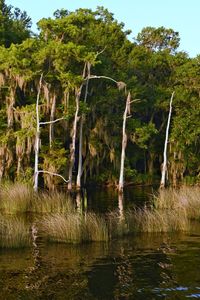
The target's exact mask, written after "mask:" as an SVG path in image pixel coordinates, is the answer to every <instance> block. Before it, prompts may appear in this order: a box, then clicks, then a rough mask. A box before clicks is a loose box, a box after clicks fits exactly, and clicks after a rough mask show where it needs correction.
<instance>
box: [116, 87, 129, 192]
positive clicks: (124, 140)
mask: <svg viewBox="0 0 200 300" xmlns="http://www.w3.org/2000/svg"><path fill="white" fill-rule="evenodd" d="M130 103H131V94H130V92H129V94H128V97H127V100H126V107H125V111H124V116H123V126H122V151H121V164H120V175H119V185H118V189H119V192H120V193H122V192H123V188H124V161H125V151H126V145H127V135H126V119H127V115H128V114H129V113H130Z"/></svg>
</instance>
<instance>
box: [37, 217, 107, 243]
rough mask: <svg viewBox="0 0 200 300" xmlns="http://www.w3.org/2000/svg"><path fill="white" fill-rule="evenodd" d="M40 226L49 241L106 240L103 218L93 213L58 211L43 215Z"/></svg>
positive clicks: (105, 226) (105, 227)
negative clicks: (82, 213) (61, 212)
mask: <svg viewBox="0 0 200 300" xmlns="http://www.w3.org/2000/svg"><path fill="white" fill-rule="evenodd" d="M40 228H41V234H42V235H44V236H46V237H47V239H48V240H49V241H55V242H64V243H81V242H84V241H107V240H108V229H107V225H106V223H105V221H104V219H103V218H101V217H99V216H97V215H96V214H94V213H88V214H85V215H81V214H79V213H68V214H66V215H64V214H60V213H58V214H54V215H49V216H45V217H44V218H43V219H42V221H41V226H40Z"/></svg>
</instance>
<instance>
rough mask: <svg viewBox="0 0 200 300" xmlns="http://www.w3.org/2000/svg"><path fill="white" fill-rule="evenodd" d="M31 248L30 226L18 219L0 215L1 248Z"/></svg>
mask: <svg viewBox="0 0 200 300" xmlns="http://www.w3.org/2000/svg"><path fill="white" fill-rule="evenodd" d="M28 246H30V232H29V226H28V225H26V224H25V222H24V221H23V220H21V219H19V218H17V217H12V218H5V217H4V216H1V215H0V248H23V247H28Z"/></svg>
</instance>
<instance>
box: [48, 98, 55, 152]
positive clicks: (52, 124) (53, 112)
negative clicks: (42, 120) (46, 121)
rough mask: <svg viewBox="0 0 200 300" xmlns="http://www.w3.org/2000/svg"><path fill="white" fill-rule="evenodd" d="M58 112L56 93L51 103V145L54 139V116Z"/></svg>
mask: <svg viewBox="0 0 200 300" xmlns="http://www.w3.org/2000/svg"><path fill="white" fill-rule="evenodd" d="M55 112H56V95H55V94H54V95H53V102H52V105H51V115H50V122H51V123H50V126H49V147H50V148H51V147H52V142H53V140H54V123H53V121H54V118H55Z"/></svg>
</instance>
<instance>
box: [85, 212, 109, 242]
mask: <svg viewBox="0 0 200 300" xmlns="http://www.w3.org/2000/svg"><path fill="white" fill-rule="evenodd" d="M83 223H84V227H85V228H84V239H85V240H88V241H95V242H99V241H107V240H108V236H109V235H108V226H107V223H106V221H105V219H104V218H102V217H101V216H98V215H96V214H95V213H87V214H85V218H84V222H83Z"/></svg>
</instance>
